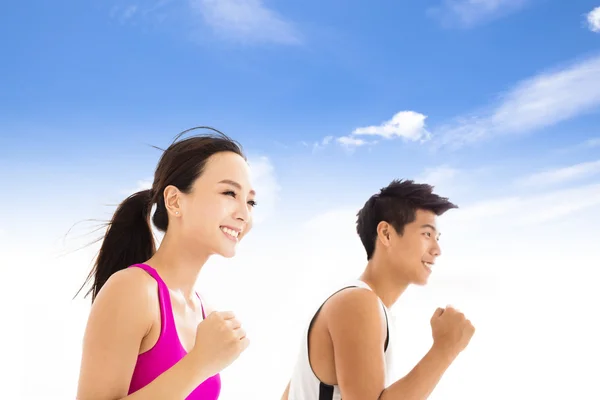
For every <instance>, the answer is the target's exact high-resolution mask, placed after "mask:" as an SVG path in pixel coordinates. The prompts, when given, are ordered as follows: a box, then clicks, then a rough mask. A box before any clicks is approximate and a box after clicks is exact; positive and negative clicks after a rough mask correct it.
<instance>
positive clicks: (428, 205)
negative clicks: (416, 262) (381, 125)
mask: <svg viewBox="0 0 600 400" xmlns="http://www.w3.org/2000/svg"><path fill="white" fill-rule="evenodd" d="M453 208H458V206H457V205H455V204H453V203H451V202H450V201H449V200H448V198H447V197H441V196H439V195H437V194H435V193H433V186H431V185H428V184H426V183H415V182H414V181H412V180H398V179H396V180H393V181H392V182H391V183H390V184H389V185H388V186H386V187H384V188H382V189H381V190H380V191H379V193H376V194H374V195H373V196H371V197H370V198H369V200H367V202H366V203H365V205H364V206H363V208H361V209H360V210H359V211H358V213H357V214H356V216H357V217H358V218H357V220H356V232H357V233H358V236H359V237H360V240H361V242H362V244H363V246H364V248H365V251H366V252H367V260H370V259H371V257H373V253H374V252H375V242H376V241H377V225H379V223H380V222H381V221H386V222H388V223H389V224H391V225H392V226H393V227H394V229H395V230H396V232H397V233H398V234H399V235H402V234H404V226H405V225H407V224H410V223H411V222H413V221H414V220H415V218H416V212H417V210H427V211H431V212H433V213H435V214H436V215H438V216H440V215H442V214H444V213H445V212H446V211H448V210H451V209H453Z"/></svg>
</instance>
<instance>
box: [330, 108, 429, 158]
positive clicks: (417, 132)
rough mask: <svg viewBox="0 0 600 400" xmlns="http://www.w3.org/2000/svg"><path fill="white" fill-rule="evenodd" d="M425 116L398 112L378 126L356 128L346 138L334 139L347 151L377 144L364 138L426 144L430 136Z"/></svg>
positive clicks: (375, 141) (411, 112)
mask: <svg viewBox="0 0 600 400" xmlns="http://www.w3.org/2000/svg"><path fill="white" fill-rule="evenodd" d="M426 118H427V116H425V115H423V114H420V113H418V112H415V111H400V112H398V113H396V114H395V115H394V116H393V117H392V118H391V119H390V120H388V121H384V122H382V123H381V124H379V125H370V126H363V127H359V128H356V129H354V130H353V131H352V133H351V134H350V135H348V136H341V137H338V138H336V142H337V143H339V144H340V145H342V146H343V147H345V148H346V149H347V150H350V151H352V150H353V149H355V148H357V147H360V146H365V145H374V144H377V143H378V141H377V140H367V139H366V138H382V139H387V140H390V139H395V138H402V139H404V140H405V141H410V142H417V141H418V142H421V143H423V142H426V141H427V140H429V138H430V137H431V134H430V133H429V132H428V131H427V129H425V119H426Z"/></svg>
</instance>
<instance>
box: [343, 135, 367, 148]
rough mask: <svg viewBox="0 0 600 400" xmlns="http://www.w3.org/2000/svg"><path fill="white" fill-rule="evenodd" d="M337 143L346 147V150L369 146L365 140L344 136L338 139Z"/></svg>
mask: <svg viewBox="0 0 600 400" xmlns="http://www.w3.org/2000/svg"><path fill="white" fill-rule="evenodd" d="M336 142H338V143H339V144H341V145H342V146H344V147H346V148H349V149H351V148H354V147H360V146H364V145H366V144H367V142H366V141H365V140H363V139H358V138H355V137H352V136H342V137H339V138H337V139H336Z"/></svg>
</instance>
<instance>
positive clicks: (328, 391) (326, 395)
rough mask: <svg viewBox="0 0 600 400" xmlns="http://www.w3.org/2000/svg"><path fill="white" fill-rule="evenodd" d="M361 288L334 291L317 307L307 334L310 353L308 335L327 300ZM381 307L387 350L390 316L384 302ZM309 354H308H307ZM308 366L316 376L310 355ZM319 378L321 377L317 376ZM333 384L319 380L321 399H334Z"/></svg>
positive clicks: (307, 348)
mask: <svg viewBox="0 0 600 400" xmlns="http://www.w3.org/2000/svg"><path fill="white" fill-rule="evenodd" d="M355 287H357V288H360V287H361V286H346V287H343V288H341V289H340V290H338V291H336V292H335V293H333V294H332V295H331V296H329V297H328V298H327V299H325V301H324V302H323V303H322V304H321V306H320V307H319V308H318V309H317V311H316V312H315V315H313V317H312V319H311V320H310V323H309V324H308V331H307V334H306V351H307V352H308V353H309V354H310V350H309V347H310V346H309V343H308V337H309V335H310V331H311V330H312V327H313V325H314V322H315V319H317V316H318V315H319V313H320V312H321V309H322V308H323V306H324V305H325V303H327V301H328V300H329V299H331V298H332V297H333V296H335V295H336V294H338V293H339V292H341V291H342V290H345V289H349V288H355ZM381 308H383V315H385V330H386V333H385V344H384V346H383V351H384V352H385V351H386V350H387V348H388V344H389V342H390V327H389V326H388V316H387V311H385V308H384V307H383V304H382V305H381ZM307 356H308V354H307ZM308 358H309V360H308V366H309V367H310V370H311V371H312V373H313V375H314V376H315V377H316V376H317V374H315V371H314V370H313V368H312V365H311V364H310V356H309V357H308ZM317 379H319V378H317ZM333 392H334V391H333V386H331V385H328V384H326V383H323V382H321V381H320V380H319V400H333Z"/></svg>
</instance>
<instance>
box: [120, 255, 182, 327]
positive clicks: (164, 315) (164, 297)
mask: <svg viewBox="0 0 600 400" xmlns="http://www.w3.org/2000/svg"><path fill="white" fill-rule="evenodd" d="M131 267H138V268H141V269H143V270H144V271H146V272H147V273H148V274H149V275H150V276H151V277H153V278H154V280H156V283H157V284H158V303H159V306H160V337H161V338H162V337H164V336H165V335H170V334H173V333H175V334H176V332H175V331H174V327H175V318H174V317H173V309H172V308H171V295H170V294H169V288H168V287H167V285H166V283H165V281H163V280H162V278H161V277H160V275H159V274H158V272H157V271H156V270H155V269H154V268H152V267H151V266H149V265H147V264H134V265H132V266H131Z"/></svg>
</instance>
